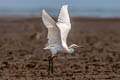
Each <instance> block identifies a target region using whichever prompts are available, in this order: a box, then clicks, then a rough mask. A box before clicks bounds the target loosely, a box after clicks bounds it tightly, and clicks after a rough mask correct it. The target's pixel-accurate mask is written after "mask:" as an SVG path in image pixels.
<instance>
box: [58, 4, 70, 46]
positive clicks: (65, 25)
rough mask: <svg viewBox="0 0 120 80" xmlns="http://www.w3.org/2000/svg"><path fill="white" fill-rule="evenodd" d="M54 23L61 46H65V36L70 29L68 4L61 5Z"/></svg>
mask: <svg viewBox="0 0 120 80" xmlns="http://www.w3.org/2000/svg"><path fill="white" fill-rule="evenodd" d="M56 25H57V27H58V28H59V30H60V35H61V42H62V46H63V47H64V48H67V44H66V43H67V36H68V33H69V31H70V29H71V24H70V17H69V13H68V5H63V6H62V8H61V10H60V14H59V17H58V22H57V23H56Z"/></svg>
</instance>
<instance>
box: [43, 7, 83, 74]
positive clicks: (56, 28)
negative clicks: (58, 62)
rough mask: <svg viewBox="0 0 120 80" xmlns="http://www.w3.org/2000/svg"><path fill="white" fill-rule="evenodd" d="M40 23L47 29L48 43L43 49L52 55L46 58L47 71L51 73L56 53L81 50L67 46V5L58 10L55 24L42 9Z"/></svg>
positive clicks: (74, 45) (68, 29) (69, 25)
mask: <svg viewBox="0 0 120 80" xmlns="http://www.w3.org/2000/svg"><path fill="white" fill-rule="evenodd" d="M42 21H43V23H44V25H45V26H46V28H47V29H48V35H47V38H48V43H47V45H46V47H45V48H44V49H49V50H50V52H51V53H52V56H49V57H48V60H49V67H48V71H49V72H50V71H51V73H53V58H54V57H55V55H56V53H57V52H65V53H73V52H74V49H75V48H81V47H82V46H78V45H76V44H72V45H70V46H69V47H68V45H67V36H68V33H69V31H70V29H71V23H70V17H69V13H68V5H63V6H62V8H61V9H60V14H59V16H58V21H57V22H55V21H54V20H53V19H52V18H51V17H50V16H49V15H48V13H47V12H46V11H45V10H44V9H43V10H42Z"/></svg>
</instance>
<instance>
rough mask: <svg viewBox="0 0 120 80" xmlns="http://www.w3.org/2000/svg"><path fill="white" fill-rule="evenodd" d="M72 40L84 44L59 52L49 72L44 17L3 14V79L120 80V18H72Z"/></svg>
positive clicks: (0, 23) (0, 33) (0, 25)
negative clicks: (81, 46)
mask: <svg viewBox="0 0 120 80" xmlns="http://www.w3.org/2000/svg"><path fill="white" fill-rule="evenodd" d="M71 22H72V30H71V32H70V35H69V38H68V44H69V45H70V44H72V43H76V44H79V45H83V46H84V48H82V49H76V51H75V52H74V54H73V55H70V54H65V53H58V54H57V55H58V57H57V58H55V59H54V74H53V75H48V72H47V68H48V56H50V55H51V54H50V52H49V51H47V50H43V48H44V45H45V43H46V42H47V39H46V36H47V29H46V28H45V27H44V24H43V23H42V21H41V18H40V17H38V18H15V17H9V18H8V17H1V18H0V80H120V19H103V18H102V19H98V18H71Z"/></svg>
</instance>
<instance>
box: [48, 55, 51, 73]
mask: <svg viewBox="0 0 120 80" xmlns="http://www.w3.org/2000/svg"><path fill="white" fill-rule="evenodd" d="M48 61H49V65H48V74H50V68H51V56H49V57H48Z"/></svg>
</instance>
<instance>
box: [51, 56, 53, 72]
mask: <svg viewBox="0 0 120 80" xmlns="http://www.w3.org/2000/svg"><path fill="white" fill-rule="evenodd" d="M51 73H53V57H52V58H51Z"/></svg>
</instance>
